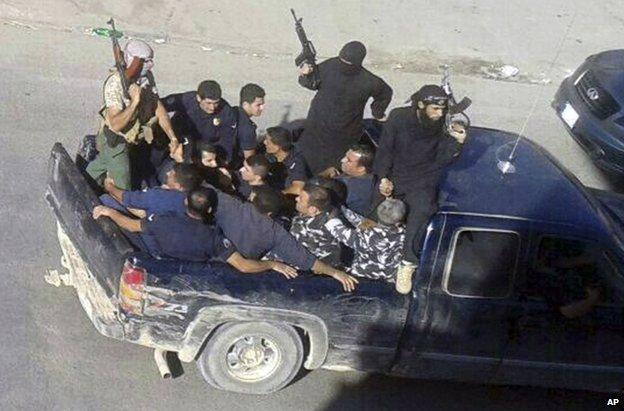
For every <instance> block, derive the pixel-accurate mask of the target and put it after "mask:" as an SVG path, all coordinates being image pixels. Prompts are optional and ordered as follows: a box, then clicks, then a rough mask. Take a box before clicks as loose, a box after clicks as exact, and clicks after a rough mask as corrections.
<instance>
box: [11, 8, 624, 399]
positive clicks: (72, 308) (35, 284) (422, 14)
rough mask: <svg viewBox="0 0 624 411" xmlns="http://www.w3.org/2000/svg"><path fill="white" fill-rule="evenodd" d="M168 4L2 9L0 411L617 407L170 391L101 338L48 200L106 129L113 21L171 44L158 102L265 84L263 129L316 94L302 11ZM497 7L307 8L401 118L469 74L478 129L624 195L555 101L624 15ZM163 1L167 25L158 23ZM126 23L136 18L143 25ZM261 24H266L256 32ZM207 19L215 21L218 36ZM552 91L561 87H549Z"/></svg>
mask: <svg viewBox="0 0 624 411" xmlns="http://www.w3.org/2000/svg"><path fill="white" fill-rule="evenodd" d="M164 3H165V2H136V4H134V3H133V8H130V9H128V8H124V4H125V3H124V2H123V1H117V2H110V3H106V4H105V3H100V2H98V1H85V2H71V1H64V0H63V1H62V0H55V1H46V2H26V1H11V2H6V1H1V2H0V23H1V24H0V39H1V40H2V41H1V44H2V53H1V54H0V72H1V73H2V75H1V76H0V101H2V103H1V104H0V139H1V140H0V141H2V145H1V146H0V147H1V149H0V187H1V188H2V191H1V195H0V232H2V235H1V236H0V307H2V309H1V311H0V329H1V330H2V332H0V346H1V347H3V349H2V350H1V351H0V409H37V410H42V409H55V410H68V409H72V410H74V409H75V410H84V409H98V410H99V409H123V410H126V409H128V410H130V409H132V410H137V409H145V410H152V409H157V410H168V409H185V410H186V409H189V410H195V409H228V410H238V409H240V410H243V409H250V408H253V409H256V410H265V409H267V410H268V409H270V410H278V409H279V410H281V409H292V408H296V409H301V410H312V409H316V410H318V409H389V410H390V409H407V408H409V409H444V410H448V409H461V410H465V409H500V408H506V409H529V408H531V409H542V408H543V409H571V408H572V409H596V408H599V407H604V406H606V403H607V399H608V398H609V396H608V395H606V394H596V393H588V392H579V391H563V390H544V389H537V388H528V387H525V388H518V387H489V386H481V385H469V384H459V383H450V382H431V381H413V380H403V379H394V378H388V377H383V376H375V375H368V374H363V373H334V372H329V371H323V370H321V371H315V372H312V373H310V374H309V375H306V376H305V377H304V378H302V379H300V380H299V381H297V382H296V383H295V384H293V385H292V386H290V387H288V388H287V389H285V390H283V391H281V392H279V393H277V394H274V395H271V396H267V397H248V396H242V395H238V394H232V393H226V392H220V391H217V390H214V389H211V388H209V387H208V386H207V385H206V384H204V383H203V381H202V379H201V376H200V374H199V372H198V371H197V370H196V368H195V366H194V365H193V364H187V365H185V367H184V373H183V374H182V375H181V376H180V377H178V378H176V379H174V380H168V381H162V380H160V379H159V376H158V373H157V370H156V367H155V365H154V363H153V360H152V352H151V351H150V350H148V349H145V348H142V347H138V346H133V345H129V344H125V343H120V342H117V341H113V340H110V339H107V338H105V337H103V336H101V335H99V334H98V333H97V331H96V330H95V329H94V328H93V327H92V326H91V324H90V322H89V320H88V319H87V317H86V316H85V315H84V313H83V311H82V308H81V307H80V304H79V302H78V300H77V298H76V296H75V294H74V292H73V290H72V289H69V288H58V289H57V288H53V287H51V286H49V285H47V284H45V283H44V281H43V274H44V271H45V269H46V268H47V267H52V268H58V267H59V257H60V249H59V247H58V244H57V241H56V237H55V229H54V219H53V217H52V216H51V213H50V212H49V211H48V209H47V207H46V205H45V203H44V202H43V199H42V194H43V191H44V184H45V178H46V163H47V158H48V154H49V150H50V148H51V146H52V144H53V143H54V142H55V141H60V142H62V143H63V144H64V145H65V146H66V147H67V148H68V149H69V150H70V151H72V152H73V151H74V150H75V149H76V147H77V145H78V141H79V139H80V138H81V136H82V135H84V134H86V133H89V132H93V131H95V129H96V127H97V121H96V112H97V110H98V108H99V105H100V104H101V99H102V96H101V94H102V89H101V87H102V80H103V78H105V76H106V74H107V70H108V66H109V64H110V57H111V53H110V49H109V45H108V42H107V40H106V39H102V38H98V37H92V36H88V35H85V34H84V30H85V29H87V28H88V27H92V26H93V25H94V24H96V22H104V21H105V18H104V17H105V16H108V15H109V14H114V15H118V16H120V21H121V22H122V23H124V22H125V24H126V26H127V27H129V29H128V31H129V32H130V33H134V34H135V35H137V36H140V37H144V38H147V39H149V40H154V39H159V38H163V39H165V43H164V44H157V43H154V48H155V50H156V67H155V70H154V71H155V75H156V78H157V80H158V82H159V89H160V92H161V95H166V94H168V93H171V92H178V91H185V90H190V89H194V88H195V86H196V84H197V83H198V82H199V81H201V80H203V79H205V78H215V79H218V80H219V82H220V83H221V85H222V87H223V89H224V91H225V97H226V98H227V99H228V100H229V101H230V102H232V103H233V104H235V103H236V95H237V91H238V89H239V88H240V87H241V86H242V85H243V84H245V83H247V82H250V81H255V82H259V83H260V84H262V85H263V86H265V88H266V89H267V92H268V95H267V101H268V105H267V112H266V115H265V116H263V117H262V118H261V119H260V120H259V122H258V123H259V126H260V128H261V129H264V128H266V127H268V126H271V125H274V124H276V123H278V122H280V121H281V120H282V119H284V118H288V119H289V120H293V119H297V118H301V117H303V116H305V113H306V110H307V106H308V104H309V100H310V98H311V96H312V95H311V93H309V92H308V91H306V90H304V89H302V88H300V87H298V86H297V85H296V78H295V73H294V66H293V63H292V55H293V54H294V53H295V52H296V51H297V44H296V40H295V37H294V33H293V32H291V29H292V27H291V22H290V21H289V20H288V18H289V14H288V13H287V12H285V10H284V8H283V7H282V6H281V4H279V2H278V1H267V2H266V6H264V7H257V6H254V5H253V4H252V3H253V2H250V1H243V2H241V4H240V5H238V7H236V8H235V9H234V8H231V7H230V8H228V7H227V6H225V5H220V4H218V3H216V2H207V4H206V5H205V6H203V7H202V8H201V9H199V10H197V11H195V10H190V9H189V6H185V5H184V2H181V1H173V2H168V3H167V4H164ZM263 3H264V2H263ZM498 3H499V2H496V1H483V2H474V1H473V2H471V1H460V0H454V1H450V2H445V3H444V4H442V3H441V4H440V5H439V6H435V5H431V4H430V2H424V1H418V2H400V1H384V2H380V4H377V5H375V6H374V7H373V6H372V7H371V8H370V9H369V8H368V7H367V6H365V3H361V4H360V3H358V2H354V1H349V2H344V3H343V2H341V5H340V6H337V5H335V4H332V3H331V2H329V1H324V2H319V3H318V4H316V5H315V7H314V8H312V7H311V6H310V3H305V2H302V1H300V2H293V4H292V5H294V6H295V7H296V8H297V11H298V12H300V13H303V14H305V16H306V20H305V22H306V24H309V28H308V31H309V32H310V33H314V37H313V38H314V39H315V41H317V48H318V49H319V50H322V52H321V55H325V56H329V55H331V54H332V53H334V52H335V51H336V50H337V49H338V48H339V46H340V44H341V43H342V42H343V41H346V40H349V39H351V38H353V37H356V38H360V39H363V40H364V41H365V42H367V43H369V44H371V45H372V46H371V53H370V56H369V58H368V60H367V61H368V65H369V67H371V69H372V70H373V71H374V72H376V73H378V74H380V75H381V76H382V77H384V78H385V79H386V80H387V81H388V82H389V83H390V84H391V85H392V86H393V88H394V90H395V99H394V101H393V106H395V105H400V104H401V102H402V101H403V100H404V99H406V98H407V97H408V96H409V95H410V94H411V93H412V92H413V91H414V90H415V89H416V88H418V87H419V86H420V85H421V84H423V83H425V82H434V83H438V82H439V78H440V77H439V72H438V71H437V66H438V64H439V63H443V62H446V63H450V64H451V66H452V67H453V68H454V70H455V72H456V73H457V75H456V76H455V77H454V78H453V84H454V89H455V91H456V93H457V94H458V95H460V96H463V95H464V94H465V95H469V96H470V97H471V98H472V99H473V101H474V102H475V104H474V106H473V107H472V108H471V111H470V114H471V117H472V118H473V122H474V123H475V124H478V125H484V126H490V127H496V128H501V129H505V130H511V131H516V132H519V131H521V130H523V132H524V134H525V135H527V136H529V137H530V138H531V139H533V140H534V141H536V142H538V143H539V144H541V145H543V146H544V147H546V148H547V149H548V150H549V151H551V152H552V153H553V154H554V155H555V156H556V157H557V158H558V159H559V160H560V161H561V162H562V163H563V164H564V165H565V166H566V167H567V168H569V169H570V170H571V171H572V172H573V173H574V174H576V176H577V177H578V178H579V179H580V180H581V181H583V182H584V183H585V184H587V185H589V186H593V187H599V188H611V189H616V190H619V189H620V187H621V186H620V182H619V181H618V180H617V179H613V178H608V177H607V176H605V175H603V174H602V173H599V172H597V171H596V169H595V168H594V167H593V166H592V165H591V163H590V162H589V160H588V159H587V157H586V156H585V155H584V153H583V152H582V151H581V150H580V149H579V148H578V147H577V145H576V144H575V143H574V142H573V141H572V140H571V138H570V137H569V136H568V135H567V134H566V132H565V130H564V128H563V126H562V125H561V124H560V122H559V120H558V119H557V118H556V117H555V115H554V113H553V112H552V110H551V109H550V107H549V102H550V98H551V96H552V95H553V94H554V91H555V90H556V87H557V85H558V83H559V82H560V81H561V79H562V77H563V76H564V75H566V73H568V72H569V71H570V70H572V69H574V68H575V67H576V66H577V65H578V64H579V63H580V62H581V61H582V59H583V58H584V57H585V56H587V55H589V54H591V53H595V52H596V51H599V50H602V49H608V48H616V47H617V46H618V42H619V39H621V38H622V37H621V35H622V31H623V29H622V24H621V22H622V21H624V20H623V19H624V12H623V11H621V10H620V8H618V7H616V5H617V4H618V3H617V2H615V1H604V2H600V7H597V6H596V5H593V6H592V5H590V4H586V3H590V2H585V1H583V0H575V1H565V2H563V1H562V2H558V3H555V2H548V4H545V3H546V2H538V1H535V0H531V1H526V2H521V3H522V4H518V5H513V6H512V5H504V6H501V5H498ZM500 3H502V2H500ZM149 4H155V7H156V8H157V9H158V13H156V12H152V14H149V13H147V12H146V10H148V9H147V7H148V5H149ZM410 4H411V5H410ZM425 4H426V5H427V7H419V6H423V5H425ZM128 10H131V11H132V13H135V14H136V15H137V16H139V17H137V19H136V21H135V20H132V19H131V18H130V16H131V13H130V12H128ZM193 13H195V14H193ZM245 13H247V14H246V16H247V17H246V18H245V19H238V20H237V16H238V17H240V15H242V14H243V15H245ZM189 15H190V16H189ZM160 16H167V17H166V18H165V17H163V18H162V20H163V21H166V23H163V24H160V23H159V25H158V27H156V28H154V27H152V26H150V22H154V21H160V20H159V19H160ZM249 16H253V19H254V21H256V22H257V26H258V29H257V30H255V31H252V32H251V33H250V31H249V30H248V29H247V30H246V27H247V26H246V24H248V23H247V22H248V21H249V20H248V19H249V18H250V17H249ZM206 17H212V18H213V19H214V21H215V24H214V25H213V26H211V25H210V24H207V23H206V22H205V21H204V20H203V19H204V18H206ZM342 17H344V18H342ZM315 25H316V26H315ZM597 26H600V27H597ZM313 27H316V28H313ZM430 27H431V28H430ZM369 29H370V30H369ZM445 29H446V32H445V31H444V30H445ZM495 63H509V64H513V65H516V66H518V67H519V68H520V69H521V73H522V74H523V76H522V77H521V79H520V81H511V82H505V81H494V80H491V79H484V78H483V77H482V75H481V70H480V68H481V67H482V66H487V65H488V64H495ZM544 79H546V80H549V81H546V83H547V84H545V85H544V84H541V83H540V81H542V80H544ZM535 82H537V84H535ZM525 125H526V126H525ZM528 194H530V193H528Z"/></svg>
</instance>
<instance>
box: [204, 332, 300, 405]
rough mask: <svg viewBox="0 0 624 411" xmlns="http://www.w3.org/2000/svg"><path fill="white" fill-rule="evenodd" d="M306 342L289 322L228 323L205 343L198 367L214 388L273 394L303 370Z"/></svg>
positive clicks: (246, 392) (245, 392)
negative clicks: (304, 342) (303, 341)
mask: <svg viewBox="0 0 624 411" xmlns="http://www.w3.org/2000/svg"><path fill="white" fill-rule="evenodd" d="M302 362H303V344H302V342H301V338H299V335H298V334H297V332H296V331H295V330H294V329H293V328H292V327H291V326H289V325H285V324H274V323H268V322H245V323H229V324H225V325H223V326H221V327H219V328H218V329H217V330H216V331H215V333H214V335H212V336H211V337H210V339H209V340H208V342H207V343H206V347H205V348H204V350H203V352H202V353H201V355H200V356H199V359H198V361H197V367H198V368H199V371H200V372H201V373H202V376H203V377H204V380H205V381H206V382H207V383H208V384H210V385H212V386H213V387H215V388H219V389H222V390H227V391H235V392H240V393H244V394H270V393H272V392H275V391H278V390H280V389H282V388H284V387H285V386H286V385H288V383H290V382H291V381H292V380H293V378H295V376H296V375H297V373H298V372H299V370H300V369H301V364H302Z"/></svg>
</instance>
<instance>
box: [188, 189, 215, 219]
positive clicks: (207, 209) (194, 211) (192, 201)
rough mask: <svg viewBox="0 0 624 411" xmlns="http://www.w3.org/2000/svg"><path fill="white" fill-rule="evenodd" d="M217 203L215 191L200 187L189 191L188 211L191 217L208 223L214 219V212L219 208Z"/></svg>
mask: <svg viewBox="0 0 624 411" xmlns="http://www.w3.org/2000/svg"><path fill="white" fill-rule="evenodd" d="M217 202H218V197H217V193H216V192H215V191H214V190H213V189H211V188H206V187H199V188H196V189H194V190H191V191H189V193H188V195H187V196H186V200H185V203H186V211H187V213H188V214H189V215H190V216H191V217H194V218H197V219H201V220H202V221H204V223H208V222H209V221H210V220H211V218H212V212H213V210H215V209H216V207H217Z"/></svg>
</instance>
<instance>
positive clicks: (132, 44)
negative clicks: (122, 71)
mask: <svg viewBox="0 0 624 411" xmlns="http://www.w3.org/2000/svg"><path fill="white" fill-rule="evenodd" d="M123 56H124V61H125V62H126V67H128V68H129V71H130V72H131V73H137V74H138V77H145V76H146V75H147V73H148V72H149V71H150V70H151V69H152V67H154V50H152V48H151V47H150V46H149V44H147V43H146V42H144V41H143V40H130V41H128V42H127V43H126V47H125V48H124V52H123ZM133 75H136V74H133Z"/></svg>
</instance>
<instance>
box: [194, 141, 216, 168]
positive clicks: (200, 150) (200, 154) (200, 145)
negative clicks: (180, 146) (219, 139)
mask: <svg viewBox="0 0 624 411" xmlns="http://www.w3.org/2000/svg"><path fill="white" fill-rule="evenodd" d="M196 153H197V160H196V161H198V163H200V164H201V165H203V166H204V167H209V168H217V167H218V166H219V163H218V161H217V147H215V146H214V145H213V144H211V143H208V142H206V141H199V142H197V146H196Z"/></svg>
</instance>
